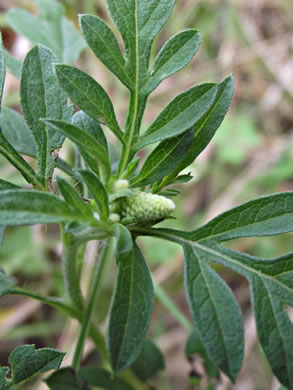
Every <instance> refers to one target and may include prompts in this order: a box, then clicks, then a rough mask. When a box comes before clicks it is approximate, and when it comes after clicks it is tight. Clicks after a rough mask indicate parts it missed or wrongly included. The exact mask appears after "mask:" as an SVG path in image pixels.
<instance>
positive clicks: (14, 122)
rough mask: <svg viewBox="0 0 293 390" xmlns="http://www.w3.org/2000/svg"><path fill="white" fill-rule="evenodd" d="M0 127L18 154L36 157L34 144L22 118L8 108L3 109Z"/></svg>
mask: <svg viewBox="0 0 293 390" xmlns="http://www.w3.org/2000/svg"><path fill="white" fill-rule="evenodd" d="M0 127H1V129H2V132H3V135H4V136H5V138H6V139H7V141H8V142H9V143H10V144H11V145H12V146H13V147H14V148H15V150H16V151H17V152H18V153H21V154H26V155H27V156H31V157H36V155H37V151H36V144H35V141H34V139H33V136H32V134H31V132H30V130H29V128H28V126H27V124H26V123H25V121H24V119H23V117H22V116H21V115H20V114H19V113H18V112H16V111H14V110H11V109H10V108H3V110H2V112H1V117H0Z"/></svg>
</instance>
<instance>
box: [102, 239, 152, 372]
mask: <svg viewBox="0 0 293 390" xmlns="http://www.w3.org/2000/svg"><path fill="white" fill-rule="evenodd" d="M152 306H153V284H152V279H151V276H150V272H149V270H148V267H147V265H146V263H145V260H144V258H143V256H142V254H141V252H140V250H139V249H138V247H137V246H134V249H133V250H132V252H131V253H130V254H126V255H125V256H123V257H121V258H120V261H119V263H118V277H117V281H116V286H115V292H114V296H113V299H112V303H111V309H110V319H109V327H108V335H107V336H108V337H107V342H108V350H109V356H110V361H111V364H112V367H113V370H114V371H115V372H116V373H119V372H121V371H123V370H125V369H126V368H127V367H129V366H130V365H131V364H132V363H133V362H134V360H135V359H136V358H137V357H138V355H139V353H140V351H141V349H142V346H143V343H144V340H145V337H146V332H147V330H148V327H149V324H150V320H151V313H152Z"/></svg>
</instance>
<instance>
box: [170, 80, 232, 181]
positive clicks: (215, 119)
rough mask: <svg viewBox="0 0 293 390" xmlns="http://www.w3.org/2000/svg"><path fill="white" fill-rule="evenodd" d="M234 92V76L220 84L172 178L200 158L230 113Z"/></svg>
mask: <svg viewBox="0 0 293 390" xmlns="http://www.w3.org/2000/svg"><path fill="white" fill-rule="evenodd" d="M233 90H234V82H233V77H232V76H229V77H228V78H226V79H225V80H224V81H222V82H221V83H220V84H219V86H218V91H217V95H216V97H215V100H214V102H213V104H212V106H211V107H210V109H209V110H208V111H207V112H206V113H205V115H204V116H203V117H202V118H201V119H200V120H199V121H198V122H197V123H196V124H195V127H194V141H193V145H192V147H191V149H190V151H189V152H188V154H187V155H186V157H185V159H184V160H183V161H182V163H181V164H180V165H179V167H178V168H177V170H176V171H175V172H174V174H171V175H170V178H173V177H174V175H176V174H178V173H179V172H181V171H182V170H183V169H184V168H186V167H188V166H189V165H190V164H192V163H193V161H194V160H195V159H196V158H197V156H199V155H200V153H201V152H202V151H203V150H204V149H205V148H206V146H207V145H208V144H209V142H210V141H211V139H212V138H213V136H214V135H215V133H216V131H217V129H218V128H219V126H220V125H221V123H222V121H223V119H224V117H225V115H226V113H227V111H228V108H229V106H230V104H231V100H232V95H233ZM170 178H166V181H165V185H166V184H169V182H170Z"/></svg>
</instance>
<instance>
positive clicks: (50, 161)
mask: <svg viewBox="0 0 293 390" xmlns="http://www.w3.org/2000/svg"><path fill="white" fill-rule="evenodd" d="M56 61H57V60H56V57H55V56H54V55H53V54H52V53H51V52H50V51H49V50H48V49H47V48H45V47H43V46H35V47H34V48H33V49H32V50H31V51H30V52H29V53H28V54H27V56H26V58H25V60H24V63H23V68H22V76H21V84H20V96H21V106H22V110H23V114H24V118H25V120H26V122H27V124H28V126H29V128H30V130H31V132H32V135H33V137H34V140H35V143H36V146H37V154H38V172H39V175H40V177H41V178H42V180H43V182H44V183H47V181H48V180H49V178H50V177H51V174H52V171H53V169H54V166H55V159H56V157H53V156H52V152H53V151H54V150H55V149H58V148H60V147H61V146H62V143H63V141H64V137H63V136H62V135H61V134H60V133H59V132H56V131H53V130H52V129H49V130H48V129H47V128H46V126H45V124H44V123H42V122H40V118H46V117H49V118H52V119H62V118H63V117H64V116H65V115H67V107H66V97H65V95H64V93H63V92H61V90H60V87H59V84H58V81H57V78H56V75H55V73H54V68H53V63H55V62H56Z"/></svg>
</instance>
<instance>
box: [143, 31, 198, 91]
mask: <svg viewBox="0 0 293 390" xmlns="http://www.w3.org/2000/svg"><path fill="white" fill-rule="evenodd" d="M199 45H200V33H199V32H198V31H196V30H191V29H190V30H185V31H181V32H179V33H178V34H176V35H174V36H173V37H172V38H170V39H169V40H168V41H167V42H166V44H165V45H164V46H163V47H162V49H161V50H160V52H159V54H158V56H157V58H156V60H155V63H154V65H153V67H152V69H151V71H150V77H149V80H148V81H147V82H146V84H145V86H144V87H143V91H144V93H146V94H147V95H148V94H149V93H151V92H152V91H153V90H154V89H155V88H156V87H157V86H158V85H159V84H160V82H161V81H163V80H165V79H166V78H168V77H170V76H172V75H173V74H174V73H176V72H178V71H179V70H180V69H182V68H183V67H184V66H185V65H186V64H188V63H189V62H190V61H191V59H192V57H193V56H194V55H195V53H196V52H197V50H198V48H199Z"/></svg>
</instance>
